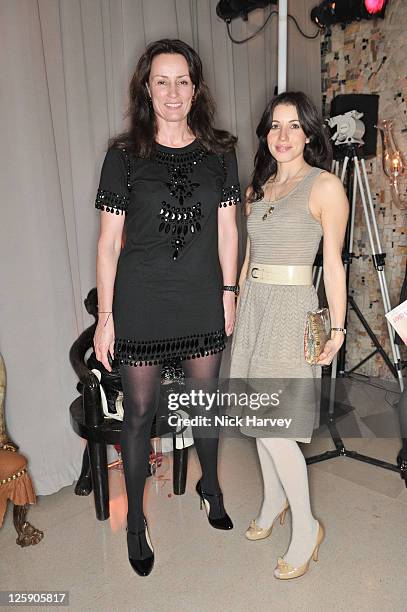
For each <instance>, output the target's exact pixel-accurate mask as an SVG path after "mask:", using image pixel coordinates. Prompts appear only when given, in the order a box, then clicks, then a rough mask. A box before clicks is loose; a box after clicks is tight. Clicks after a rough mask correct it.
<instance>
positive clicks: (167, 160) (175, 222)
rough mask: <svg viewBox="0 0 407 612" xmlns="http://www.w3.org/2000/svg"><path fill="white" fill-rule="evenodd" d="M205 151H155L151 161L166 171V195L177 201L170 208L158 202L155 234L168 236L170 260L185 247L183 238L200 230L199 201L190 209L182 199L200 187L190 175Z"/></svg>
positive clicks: (186, 198) (205, 153)
mask: <svg viewBox="0 0 407 612" xmlns="http://www.w3.org/2000/svg"><path fill="white" fill-rule="evenodd" d="M207 155H208V152H207V151H205V150H204V149H202V148H201V147H198V148H197V149H195V150H194V151H190V152H188V153H166V152H163V151H158V150H156V151H155V152H154V155H153V159H154V160H155V161H156V162H158V163H159V164H161V165H164V166H165V167H166V168H167V171H168V182H167V187H168V189H169V192H170V194H171V195H172V196H173V197H174V198H176V199H177V200H178V206H171V204H169V203H168V202H166V201H163V202H162V205H161V210H160V214H159V215H158V217H159V219H160V224H159V227H158V231H159V232H164V233H166V234H168V235H169V236H170V237H171V241H170V244H171V247H172V249H173V251H172V258H173V260H174V261H175V260H176V259H177V258H178V255H179V253H180V250H181V249H182V248H183V247H184V245H185V240H186V237H187V236H188V235H190V234H195V233H197V232H199V231H200V230H201V223H200V219H202V217H203V216H204V215H203V213H202V209H201V206H202V204H201V202H197V203H196V204H194V205H193V206H185V200H188V199H189V198H191V197H192V195H193V192H194V191H195V189H197V188H198V187H199V186H200V184H199V183H197V182H195V181H193V178H192V174H193V171H194V169H195V167H196V166H197V165H198V164H199V163H201V162H202V161H203V160H204V159H205V158H206V156H207Z"/></svg>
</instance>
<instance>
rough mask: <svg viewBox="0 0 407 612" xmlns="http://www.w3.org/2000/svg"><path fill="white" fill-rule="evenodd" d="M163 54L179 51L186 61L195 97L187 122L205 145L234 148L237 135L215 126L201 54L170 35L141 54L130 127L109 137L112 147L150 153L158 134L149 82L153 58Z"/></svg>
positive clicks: (132, 91)
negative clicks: (122, 147) (148, 89)
mask: <svg viewBox="0 0 407 612" xmlns="http://www.w3.org/2000/svg"><path fill="white" fill-rule="evenodd" d="M161 53H178V54H180V55H183V56H184V57H185V59H186V61H187V64H188V68H189V75H190V78H191V81H192V83H193V84H194V85H195V91H194V99H193V102H192V106H191V109H190V111H189V113H188V117H187V121H188V126H189V127H190V129H191V130H192V132H193V133H194V134H195V136H196V137H197V138H199V140H200V142H201V144H202V146H203V147H204V148H205V149H207V150H209V151H214V152H215V153H224V152H226V151H228V150H230V149H232V148H233V146H234V145H235V143H236V141H237V138H236V137H235V136H232V134H230V133H229V132H226V131H224V130H217V129H215V128H214V126H213V121H214V115H215V104H214V101H213V98H212V96H211V94H210V92H209V89H208V86H207V85H206V83H205V81H204V79H203V75H202V62H201V59H200V57H199V55H198V54H197V53H196V51H194V49H192V47H190V46H189V45H187V43H185V42H183V41H182V40H178V39H168V38H164V39H162V40H157V41H156V42H153V43H150V44H149V45H148V46H147V48H146V50H145V52H144V53H143V55H142V56H141V57H140V59H139V61H138V63H137V67H136V70H135V72H134V74H133V77H132V79H131V82H130V92H129V93H130V96H129V97H130V103H129V108H128V111H127V113H126V117H129V118H130V127H129V129H128V130H127V131H126V132H124V133H122V134H120V135H119V136H116V137H115V138H112V139H110V140H109V147H112V146H125V147H127V148H128V150H129V151H131V152H133V153H135V154H136V155H137V156H139V157H147V158H148V157H150V156H151V153H152V152H153V149H154V144H155V137H156V134H157V122H156V118H155V113H154V110H153V108H152V105H151V102H150V96H149V93H148V91H147V87H146V84H147V82H148V79H149V76H150V70H151V64H152V61H153V59H154V57H156V56H157V55H160V54H161Z"/></svg>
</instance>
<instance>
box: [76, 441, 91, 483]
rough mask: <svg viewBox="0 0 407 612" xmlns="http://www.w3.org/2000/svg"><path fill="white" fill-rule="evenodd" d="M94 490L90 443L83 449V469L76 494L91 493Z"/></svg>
mask: <svg viewBox="0 0 407 612" xmlns="http://www.w3.org/2000/svg"><path fill="white" fill-rule="evenodd" d="M91 492H92V475H91V473H90V461H89V452H88V444H86V446H85V448H84V450H83V458H82V470H81V473H80V475H79V478H78V482H77V483H76V486H75V495H89V494H90V493H91Z"/></svg>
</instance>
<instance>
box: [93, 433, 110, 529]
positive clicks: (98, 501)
mask: <svg viewBox="0 0 407 612" xmlns="http://www.w3.org/2000/svg"><path fill="white" fill-rule="evenodd" d="M88 448H89V459H90V469H91V473H92V487H93V494H94V496H95V509H96V518H97V519H98V520H99V521H105V520H106V519H108V518H109V516H110V512H109V481H108V473H107V453H106V444H105V443H104V442H88Z"/></svg>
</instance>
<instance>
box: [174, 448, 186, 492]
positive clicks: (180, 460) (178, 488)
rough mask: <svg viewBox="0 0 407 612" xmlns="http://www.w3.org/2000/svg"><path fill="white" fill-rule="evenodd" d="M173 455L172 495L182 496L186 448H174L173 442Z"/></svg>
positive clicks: (184, 481) (184, 480)
mask: <svg viewBox="0 0 407 612" xmlns="http://www.w3.org/2000/svg"><path fill="white" fill-rule="evenodd" d="M173 455H174V464H173V481H174V484H173V490H174V495H183V494H184V493H185V484H186V481H187V468H188V447H186V448H175V441H174V452H173Z"/></svg>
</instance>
